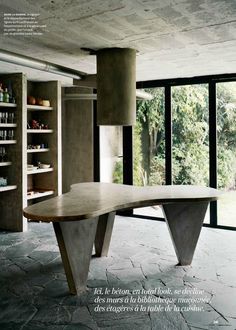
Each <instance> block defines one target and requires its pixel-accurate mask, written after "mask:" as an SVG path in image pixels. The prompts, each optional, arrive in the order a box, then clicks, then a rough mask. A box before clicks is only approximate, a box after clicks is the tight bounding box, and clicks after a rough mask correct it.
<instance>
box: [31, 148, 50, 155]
mask: <svg viewBox="0 0 236 330" xmlns="http://www.w3.org/2000/svg"><path fill="white" fill-rule="evenodd" d="M47 151H49V149H48V148H41V149H27V153H28V154H30V153H35V152H47Z"/></svg>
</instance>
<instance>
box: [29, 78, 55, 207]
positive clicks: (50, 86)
mask: <svg viewBox="0 0 236 330" xmlns="http://www.w3.org/2000/svg"><path fill="white" fill-rule="evenodd" d="M27 85H28V86H27V92H28V96H33V97H34V98H36V99H44V100H49V102H50V106H49V107H46V106H41V105H29V104H27V105H26V108H27V130H26V140H27V147H26V155H27V163H26V164H25V166H26V168H27V164H30V165H33V166H35V167H38V165H39V163H41V164H47V165H50V168H40V167H38V168H34V169H33V170H32V169H31V170H30V169H29V168H28V169H27V171H26V175H27V204H28V205H29V204H32V203H37V202H38V201H42V200H44V199H46V198H49V197H52V196H56V195H58V194H61V164H60V163H61V159H60V157H61V141H60V138H61V131H60V129H61V122H60V118H61V87H60V85H59V83H58V82H57V81H50V82H33V81H28V83H27ZM33 123H37V125H38V126H39V127H40V126H41V125H42V128H41V127H40V128H35V127H34V128H33V126H34V125H33ZM45 126H46V128H44V127H45ZM28 146H31V148H29V147H28Z"/></svg>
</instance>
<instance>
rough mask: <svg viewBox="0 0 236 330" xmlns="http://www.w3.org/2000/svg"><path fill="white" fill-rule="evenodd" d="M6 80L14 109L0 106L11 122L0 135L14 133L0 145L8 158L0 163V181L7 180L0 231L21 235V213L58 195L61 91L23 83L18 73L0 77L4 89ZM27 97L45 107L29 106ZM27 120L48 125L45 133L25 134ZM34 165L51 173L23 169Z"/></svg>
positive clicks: (0, 191)
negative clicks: (11, 115)
mask: <svg viewBox="0 0 236 330" xmlns="http://www.w3.org/2000/svg"><path fill="white" fill-rule="evenodd" d="M9 80H10V81H11V84H12V89H13V92H14V95H15V98H16V103H3V102H0V112H14V114H15V116H14V122H13V123H0V130H14V139H8V140H2V139H0V147H4V148H5V149H4V150H6V153H7V157H6V158H5V159H4V158H3V157H2V158H1V157H0V177H4V178H5V177H7V179H8V180H7V186H2V187H0V214H1V217H0V230H9V231H26V230H27V223H28V222H27V219H25V218H24V217H23V213H22V209H23V208H24V207H26V206H27V205H30V204H32V203H37V202H39V201H42V200H44V199H47V198H50V197H53V196H57V195H60V194H61V189H62V188H61V85H60V83H59V82H58V81H49V82H34V81H27V77H26V76H25V75H24V74H21V73H16V74H7V75H0V81H1V82H3V83H4V84H7V82H8V81H9ZM27 95H33V96H35V97H36V98H41V99H46V100H50V107H43V106H38V105H28V104H27ZM32 119H35V120H42V121H44V122H45V123H47V125H48V127H47V129H31V128H29V127H28V123H29V121H30V120H32ZM29 146H31V148H29ZM32 146H33V147H32ZM34 146H36V147H35V148H34ZM38 162H40V163H41V164H50V168H47V169H45V168H36V169H34V170H32V171H30V170H28V169H27V164H34V165H37V163H38Z"/></svg>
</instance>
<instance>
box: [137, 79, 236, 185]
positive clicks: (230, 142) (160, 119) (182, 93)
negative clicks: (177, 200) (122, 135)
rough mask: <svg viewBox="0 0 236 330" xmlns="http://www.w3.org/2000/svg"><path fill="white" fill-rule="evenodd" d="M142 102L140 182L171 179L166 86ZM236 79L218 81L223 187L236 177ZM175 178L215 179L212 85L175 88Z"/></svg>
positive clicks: (184, 181)
mask: <svg viewBox="0 0 236 330" xmlns="http://www.w3.org/2000/svg"><path fill="white" fill-rule="evenodd" d="M146 91H147V92H149V93H151V94H153V96H154V98H153V99H152V100H151V101H141V102H139V103H138V106H137V125H136V127H135V134H134V184H135V185H154V184H164V183H165V142H164V141H165V139H164V134H165V132H164V89H163V88H156V89H147V90H146ZM235 104H236V84H235V83H221V84H217V111H218V112H217V115H218V116H217V117H218V118H217V133H218V187H219V188H226V189H233V188H235V181H236V165H235V164H236V155H235V154H236V105H235ZM172 130H173V148H172V155H173V183H174V184H199V185H209V117H208V86H207V85H188V86H178V87H173V88H172Z"/></svg>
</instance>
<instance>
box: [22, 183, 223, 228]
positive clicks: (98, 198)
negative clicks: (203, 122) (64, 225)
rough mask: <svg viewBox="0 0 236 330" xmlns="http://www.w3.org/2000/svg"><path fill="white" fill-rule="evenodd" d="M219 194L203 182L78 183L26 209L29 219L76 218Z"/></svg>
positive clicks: (207, 199) (206, 198)
mask: <svg viewBox="0 0 236 330" xmlns="http://www.w3.org/2000/svg"><path fill="white" fill-rule="evenodd" d="M219 196H220V192H218V191H217V190H216V189H213V188H207V187H200V186H188V185H181V186H173V185H172V186H151V187H150V186H149V187H136V186H129V185H123V184H114V183H100V182H88V183H78V184H74V185H72V187H71V191H70V192H68V193H66V194H63V195H61V196H59V197H54V198H51V199H50V200H47V201H44V202H40V203H37V204H34V205H31V206H29V207H26V208H25V209H24V211H23V213H24V216H25V217H26V218H28V219H31V220H39V221H43V222H51V221H52V222H59V221H73V220H83V219H89V218H93V217H97V216H99V215H102V214H105V213H109V212H113V211H117V210H124V209H129V208H138V207H144V206H151V205H163V204H170V203H177V202H198V201H199V202H201V201H213V200H216V199H218V198H219Z"/></svg>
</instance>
